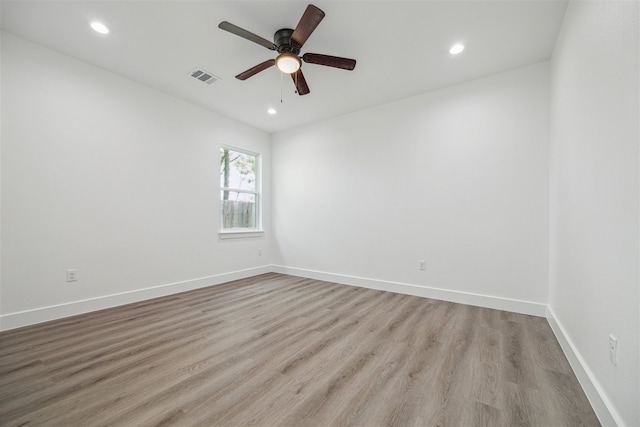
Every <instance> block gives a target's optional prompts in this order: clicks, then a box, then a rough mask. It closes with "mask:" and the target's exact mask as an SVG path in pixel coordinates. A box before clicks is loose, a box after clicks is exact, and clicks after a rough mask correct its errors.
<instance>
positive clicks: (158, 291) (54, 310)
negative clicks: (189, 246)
mask: <svg viewBox="0 0 640 427" xmlns="http://www.w3.org/2000/svg"><path fill="white" fill-rule="evenodd" d="M269 272H271V266H270V265H265V266H262V267H255V268H250V269H246V270H239V271H232V272H230V273H222V274H216V275H213V276H208V277H201V278H198V279H191V280H185V281H182V282H175V283H168V284H164V285H158V286H152V287H149V288H144V289H136V290H134V291H129V292H122V293H118V294H112V295H105V296H102V297H97V298H91V299H86V300H80V301H73V302H69V303H65V304H58V305H52V306H48V307H41V308H36V309H32V310H25V311H19V312H15V313H8V314H3V315H2V316H0V330H1V331H5V330H9V329H15V328H19V327H22V326H28V325H33V324H36V323H42V322H47V321H49V320H55V319H61V318H63V317H69V316H74V315H76V314H82V313H88V312H90V311H96V310H102V309H105V308H111V307H116V306H119V305H124V304H130V303H133V302H138V301H143V300H147V299H151V298H157V297H163V296H166V295H171V294H176V293H178V292H185V291H190V290H193V289H198V288H203V287H206V286H212V285H219V284H221V283H225V282H230V281H233V280H238V279H244V278H247V277H251V276H257V275H259V274H264V273H269Z"/></svg>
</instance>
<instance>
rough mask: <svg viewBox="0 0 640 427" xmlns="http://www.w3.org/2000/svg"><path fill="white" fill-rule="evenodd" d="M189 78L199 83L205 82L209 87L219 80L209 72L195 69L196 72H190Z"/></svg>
mask: <svg viewBox="0 0 640 427" xmlns="http://www.w3.org/2000/svg"><path fill="white" fill-rule="evenodd" d="M191 77H193V78H194V79H198V80H200V81H201V82H205V83H206V84H208V85H210V84H212V83H215V82H217V81H218V80H220V78H219V77H216V76H214V75H213V74H211V73H210V72H208V71H205V70H202V69H197V70H194V71H192V72H191Z"/></svg>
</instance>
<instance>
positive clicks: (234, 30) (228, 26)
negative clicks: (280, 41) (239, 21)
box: [218, 21, 277, 50]
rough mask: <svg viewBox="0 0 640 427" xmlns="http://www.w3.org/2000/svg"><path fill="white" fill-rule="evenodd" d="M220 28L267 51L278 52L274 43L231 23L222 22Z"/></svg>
mask: <svg viewBox="0 0 640 427" xmlns="http://www.w3.org/2000/svg"><path fill="white" fill-rule="evenodd" d="M218 28H220V29H221V30H225V31H228V32H230V33H231V34H235V35H236V36H240V37H242V38H243V39H247V40H249V41H252V42H254V43H258V44H259V45H260V46H264V47H266V48H267V49H270V50H276V49H277V46H276V45H275V44H273V43H272V42H270V41H269V40H267V39H265V38H262V37H260V36H258V35H256V34H253V33H251V32H249V31H247V30H245V29H244V28H240V27H238V26H237V25H233V24H232V23H230V22H227V21H222V22H221V23H220V24H218Z"/></svg>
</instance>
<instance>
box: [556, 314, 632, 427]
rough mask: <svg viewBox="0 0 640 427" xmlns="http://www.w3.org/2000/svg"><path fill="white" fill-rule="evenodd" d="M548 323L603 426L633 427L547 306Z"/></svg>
mask: <svg viewBox="0 0 640 427" xmlns="http://www.w3.org/2000/svg"><path fill="white" fill-rule="evenodd" d="M547 321H548V322H549V326H551V330H552V331H553V333H554V334H555V336H556V338H557V339H558V342H559V343H560V347H562V351H563V352H564V354H565V356H566V357H567V360H568V361H569V364H570V365H571V368H572V369H573V372H574V373H575V374H576V377H577V378H578V382H579V383H580V385H581V386H582V389H583V390H584V393H585V394H586V395H587V399H589V402H590V403H591V407H593V410H594V411H595V413H596V415H597V416H598V419H599V420H600V423H601V424H602V425H603V426H631V425H632V424H629V423H625V422H624V420H623V419H622V417H621V416H620V414H619V413H618V411H616V409H615V406H614V405H613V403H612V402H611V399H609V398H608V396H607V393H605V391H604V389H603V388H602V386H601V385H600V383H599V382H598V380H597V378H596V376H595V375H594V374H593V372H591V369H589V365H587V363H586V362H585V360H584V359H583V358H582V356H581V355H580V352H579V351H578V349H577V348H576V346H575V345H574V344H573V342H572V341H571V339H570V338H569V334H567V331H566V329H565V328H564V327H563V326H562V324H561V323H560V322H559V321H558V317H557V316H556V315H555V313H554V312H553V310H552V309H551V307H549V306H547Z"/></svg>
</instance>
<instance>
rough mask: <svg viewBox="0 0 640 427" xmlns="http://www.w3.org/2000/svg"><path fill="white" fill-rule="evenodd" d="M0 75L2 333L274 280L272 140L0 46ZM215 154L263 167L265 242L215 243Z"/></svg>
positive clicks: (94, 71)
mask: <svg viewBox="0 0 640 427" xmlns="http://www.w3.org/2000/svg"><path fill="white" fill-rule="evenodd" d="M2 68H3V69H2V288H1V292H0V295H1V298H2V306H1V307H0V313H1V314H2V321H3V324H2V327H3V328H5V329H6V328H10V327H15V326H20V325H22V324H25V323H32V322H36V321H42V320H47V319H50V318H53V317H59V316H66V315H69V314H74V313H76V312H81V311H85V310H90V309H96V308H102V307H104V306H109V305H114V304H119V303H125V302H130V301H132V300H137V299H143V298H148V297H152V296H157V295H162V294H165V293H171V292H175V291H179V290H181V289H188V288H191V287H198V286H204V285H207V284H212V283H219V282H221V281H224V280H228V279H230V278H234V277H237V276H242V275H252V274H256V273H259V272H262V271H267V270H268V269H269V267H268V266H269V264H270V263H271V261H270V258H269V257H270V250H269V248H270V229H269V227H270V215H269V213H270V207H269V199H270V198H269V197H268V194H269V191H270V188H271V187H270V179H269V178H270V170H269V167H270V164H271V159H270V135H269V134H267V133H265V132H262V131H258V130H255V129H253V128H251V127H249V126H247V125H244V124H240V123H238V122H235V121H232V120H230V119H227V118H224V117H221V116H219V115H216V114H214V113H211V112H209V111H206V110H203V109H200V108H198V107H195V106H193V105H190V104H188V103H185V102H183V101H180V100H178V99H176V98H173V97H171V96H168V95H165V94H163V93H160V92H158V91H155V90H152V89H150V88H148V87H146V86H143V85H140V84H137V83H134V82H132V81H129V80H127V79H124V78H121V77H119V76H117V75H115V74H112V73H109V72H106V71H104V70H101V69H99V68H96V67H93V66H91V65H89V64H86V63H83V62H80V61H77V60H75V59H73V58H70V57H68V56H65V55H62V54H59V53H56V52H54V51H51V50H48V49H45V48H43V47H40V46H38V45H35V44H32V43H29V42H27V41H24V40H22V39H19V38H17V37H15V36H12V35H10V34H6V33H3V35H2ZM194 84H198V82H195V81H194ZM203 90H211V92H212V93H214V92H215V88H214V87H209V86H206V85H203ZM221 143H225V144H229V145H232V146H237V147H240V148H245V149H249V150H252V151H257V152H260V153H262V155H263V156H264V157H263V166H264V168H263V169H264V178H265V179H264V190H265V193H266V194H267V197H266V200H265V201H266V205H265V212H264V213H265V218H264V220H265V221H264V223H265V228H266V229H267V233H266V235H265V238H263V239H257V240H256V239H249V240H225V241H221V240H219V238H218V231H219V223H220V215H219V202H218V198H219V162H218V150H219V146H220V144H221ZM258 247H261V248H263V250H264V254H263V256H262V257H259V256H258V251H257V249H258ZM69 268H76V269H78V271H79V277H80V280H79V281H78V282H76V283H67V282H66V277H65V272H66V270H67V269H69ZM162 285H173V286H168V287H164V288H157V287H158V286H162ZM147 288H151V289H147ZM145 289H146V290H145Z"/></svg>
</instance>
